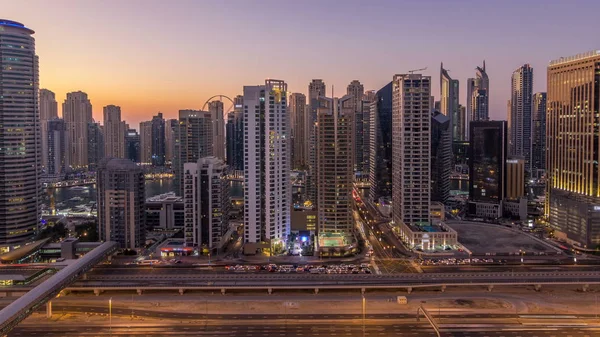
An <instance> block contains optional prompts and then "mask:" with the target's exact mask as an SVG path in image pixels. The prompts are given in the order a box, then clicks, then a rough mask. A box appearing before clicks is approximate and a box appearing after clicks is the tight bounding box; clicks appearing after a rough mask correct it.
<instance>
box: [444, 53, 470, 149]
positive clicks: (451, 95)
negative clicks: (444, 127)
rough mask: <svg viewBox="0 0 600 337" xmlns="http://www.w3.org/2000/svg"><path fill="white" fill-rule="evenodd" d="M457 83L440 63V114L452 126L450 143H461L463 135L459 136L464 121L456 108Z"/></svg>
mask: <svg viewBox="0 0 600 337" xmlns="http://www.w3.org/2000/svg"><path fill="white" fill-rule="evenodd" d="M458 94H459V83H458V80H454V79H452V77H450V74H448V70H447V69H444V64H443V63H442V65H441V67H440V110H439V111H440V112H441V113H443V114H444V115H446V116H448V118H450V125H451V126H452V141H461V140H462V139H463V136H464V135H461V134H460V130H462V129H463V127H462V124H463V123H465V121H464V120H461V118H460V109H459V107H458V105H459V104H458V97H459V95H458Z"/></svg>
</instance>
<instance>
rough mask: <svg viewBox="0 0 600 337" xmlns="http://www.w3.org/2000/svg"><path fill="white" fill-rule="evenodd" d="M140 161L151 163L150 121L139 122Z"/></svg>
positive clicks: (144, 163)
mask: <svg viewBox="0 0 600 337" xmlns="http://www.w3.org/2000/svg"><path fill="white" fill-rule="evenodd" d="M140 162H141V163H142V164H143V165H150V164H152V121H145V122H141V123H140Z"/></svg>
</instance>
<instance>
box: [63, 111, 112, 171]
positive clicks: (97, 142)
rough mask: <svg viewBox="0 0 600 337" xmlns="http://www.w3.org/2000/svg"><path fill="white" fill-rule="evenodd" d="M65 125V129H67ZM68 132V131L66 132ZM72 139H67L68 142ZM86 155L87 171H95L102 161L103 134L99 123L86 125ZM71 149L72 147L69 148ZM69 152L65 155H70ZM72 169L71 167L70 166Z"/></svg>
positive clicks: (92, 122)
mask: <svg viewBox="0 0 600 337" xmlns="http://www.w3.org/2000/svg"><path fill="white" fill-rule="evenodd" d="M68 127H69V126H68V125H67V129H68ZM67 132H68V130H67ZM71 139H72V137H68V140H69V141H70V140H71ZM87 142H88V143H87V153H86V158H87V162H88V169H90V170H95V169H96V168H97V167H98V164H100V161H101V160H102V159H104V133H103V132H102V127H101V126H100V123H95V122H94V121H91V122H89V123H88V125H87ZM70 148H71V149H72V148H73V147H72V146H71V147H70ZM71 153H72V152H69V153H68V154H67V155H69V156H70V155H71ZM71 167H73V165H71Z"/></svg>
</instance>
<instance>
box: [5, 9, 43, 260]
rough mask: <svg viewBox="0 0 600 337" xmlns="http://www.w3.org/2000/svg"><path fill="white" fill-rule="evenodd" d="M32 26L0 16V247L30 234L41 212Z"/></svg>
mask: <svg viewBox="0 0 600 337" xmlns="http://www.w3.org/2000/svg"><path fill="white" fill-rule="evenodd" d="M33 33H34V31H33V30H31V29H29V28H27V27H25V26H24V25H23V24H21V23H18V22H14V21H9V20H4V19H0V79H2V80H1V81H0V191H2V192H1V193H0V252H3V251H7V250H9V249H12V248H13V247H15V246H19V245H21V244H23V243H24V242H26V241H27V240H29V239H31V238H33V237H34V235H35V231H36V230H37V226H38V221H39V217H40V208H39V206H40V203H39V196H40V193H39V192H40V181H39V178H40V176H39V175H40V168H41V158H40V156H41V153H40V151H41V136H40V117H39V110H38V85H39V84H38V82H39V81H38V59H37V56H36V55H35V40H34V38H33V37H32V36H31V35H32V34H33Z"/></svg>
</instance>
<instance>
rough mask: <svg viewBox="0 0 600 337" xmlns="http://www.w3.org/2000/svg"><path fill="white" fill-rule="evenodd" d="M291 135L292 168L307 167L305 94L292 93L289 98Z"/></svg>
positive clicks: (307, 127) (307, 119)
mask: <svg viewBox="0 0 600 337" xmlns="http://www.w3.org/2000/svg"><path fill="white" fill-rule="evenodd" d="M289 104H290V106H289V113H290V122H291V130H292V133H291V137H292V168H295V169H299V168H306V167H308V152H309V145H310V144H309V142H308V139H309V125H310V122H309V115H308V113H307V111H306V96H305V95H304V94H300V93H293V94H291V95H290V99H289Z"/></svg>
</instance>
